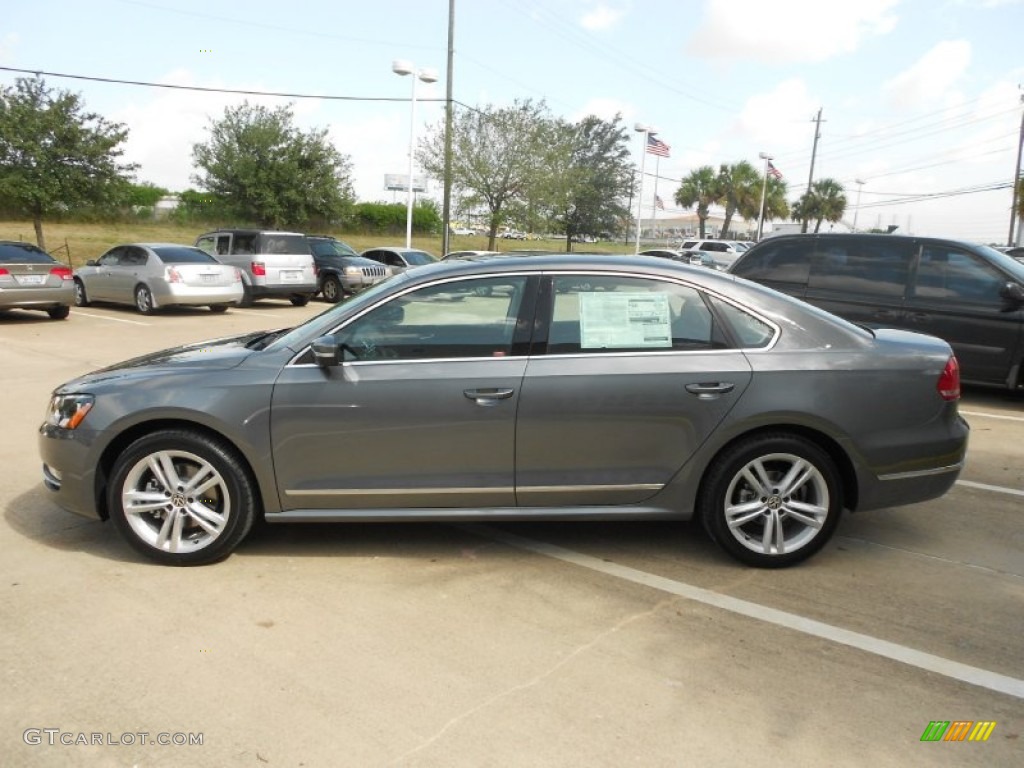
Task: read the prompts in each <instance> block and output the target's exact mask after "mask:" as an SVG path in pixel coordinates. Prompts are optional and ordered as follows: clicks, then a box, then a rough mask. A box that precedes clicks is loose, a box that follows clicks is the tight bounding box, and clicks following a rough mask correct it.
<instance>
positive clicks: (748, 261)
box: [731, 238, 814, 285]
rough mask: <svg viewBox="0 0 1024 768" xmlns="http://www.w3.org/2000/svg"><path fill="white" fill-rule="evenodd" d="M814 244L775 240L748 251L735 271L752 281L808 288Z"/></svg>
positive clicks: (808, 241) (806, 241) (804, 241)
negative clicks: (805, 286)
mask: <svg viewBox="0 0 1024 768" xmlns="http://www.w3.org/2000/svg"><path fill="white" fill-rule="evenodd" d="M813 247H814V244H813V241H812V240H811V239H810V238H808V239H806V240H801V241H799V242H794V241H792V240H788V241H787V240H783V241H781V242H772V241H771V240H769V241H767V242H765V243H763V244H759V245H758V246H757V247H756V248H751V249H750V250H749V251H747V252H746V253H745V254H744V255H743V258H742V259H740V260H739V261H738V262H737V263H736V265H735V267H734V269H732V270H731V271H732V272H733V273H734V274H736V275H739V276H740V277H745V278H747V279H748V280H754V281H757V282H760V281H769V282H773V283H790V284H793V285H806V284H807V277H808V275H809V274H810V271H811V253H812V250H813Z"/></svg>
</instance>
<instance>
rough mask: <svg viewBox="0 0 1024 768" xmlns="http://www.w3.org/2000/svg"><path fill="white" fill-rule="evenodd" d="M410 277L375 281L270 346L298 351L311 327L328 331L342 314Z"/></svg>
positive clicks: (401, 276)
mask: <svg viewBox="0 0 1024 768" xmlns="http://www.w3.org/2000/svg"><path fill="white" fill-rule="evenodd" d="M408 279H409V278H408V277H407V276H405V275H404V274H400V275H394V276H393V277H389V278H387V279H386V280H381V281H380V282H379V283H374V284H373V285H371V286H370V287H369V288H366V289H365V290H362V291H360V292H359V293H357V294H355V295H354V296H350V297H349V298H347V299H345V300H344V301H341V302H340V303H338V304H335V305H333V306H331V307H329V308H327V309H325V310H324V311H323V312H321V313H320V314H319V315H316V316H314V317H312V318H310V319H309V320H307V321H306V322H304V323H303V324H302V325H297V326H295V327H294V328H292V329H291V330H290V331H288V333H286V334H284V335H282V336H279V337H278V338H276V339H274V341H273V343H272V344H269V345H268V347H272V348H273V349H280V348H281V347H290V348H292V349H295V350H296V351H298V345H299V344H300V340H302V339H306V338H307V337H308V336H309V332H310V329H312V328H315V327H318V326H319V327H320V329H321V333H326V332H327V331H329V330H330V329H331V328H332V327H333V326H335V325H337V323H338V322H339V320H338V318H339V317H340V316H341V315H342V314H347V313H348V312H350V311H353V310H358V309H359V308H360V307H364V306H367V305H368V304H372V303H373V302H375V301H376V300H377V296H378V295H379V294H381V293H384V292H386V291H390V290H391V288H392V286H394V285H395V283H396V282H402V281H406V280H408ZM307 340H308V339H307Z"/></svg>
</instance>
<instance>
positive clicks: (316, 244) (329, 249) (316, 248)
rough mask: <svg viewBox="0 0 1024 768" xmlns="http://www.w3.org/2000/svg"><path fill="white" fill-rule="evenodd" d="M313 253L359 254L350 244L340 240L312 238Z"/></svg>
mask: <svg viewBox="0 0 1024 768" xmlns="http://www.w3.org/2000/svg"><path fill="white" fill-rule="evenodd" d="M309 244H310V246H311V247H312V248H313V254H314V255H316V256H358V255H359V254H358V253H356V252H355V251H354V250H353V249H352V248H351V247H350V246H349V245H347V244H346V243H343V242H341V241H340V240H310V241H309Z"/></svg>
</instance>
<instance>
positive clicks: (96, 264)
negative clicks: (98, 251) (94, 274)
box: [85, 259, 99, 267]
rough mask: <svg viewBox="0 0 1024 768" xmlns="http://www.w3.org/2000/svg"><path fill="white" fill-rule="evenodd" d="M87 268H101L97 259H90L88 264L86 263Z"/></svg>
mask: <svg viewBox="0 0 1024 768" xmlns="http://www.w3.org/2000/svg"><path fill="white" fill-rule="evenodd" d="M85 266H87V267H97V266H99V262H98V261H96V259H89V260H88V261H87V262H85Z"/></svg>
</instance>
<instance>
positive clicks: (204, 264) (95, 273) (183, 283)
mask: <svg viewBox="0 0 1024 768" xmlns="http://www.w3.org/2000/svg"><path fill="white" fill-rule="evenodd" d="M74 279H75V304H76V305H77V306H79V307H84V306H87V305H88V304H89V303H90V302H93V301H109V302H114V303H120V304H132V305H134V306H135V308H136V309H137V310H138V311H139V312H141V313H142V314H144V315H148V314H151V313H152V312H154V311H156V310H157V309H161V308H163V307H170V306H180V305H186V306H197V305H198V306H208V307H209V308H210V309H211V310H212V311H213V312H223V311H224V310H226V309H227V308H228V307H229V306H231V305H237V304H239V303H240V302H241V301H242V295H243V290H244V288H243V284H242V275H241V273H240V272H239V271H238V269H237V268H235V267H232V266H229V265H227V264H221V263H220V262H219V261H217V260H216V259H215V258H213V256H210V255H209V254H208V253H206V252H205V251H201V250H199V249H198V248H193V247H191V246H188V245H175V244H173V243H132V244H129V245H118V246H116V247H114V248H111V249H110V250H109V251H107V252H106V253H105V254H103V255H102V256H100V258H99V259H97V260H95V261H92V260H90V261H88V262H87V263H86V266H84V267H82V268H80V269H77V270H75V275H74Z"/></svg>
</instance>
